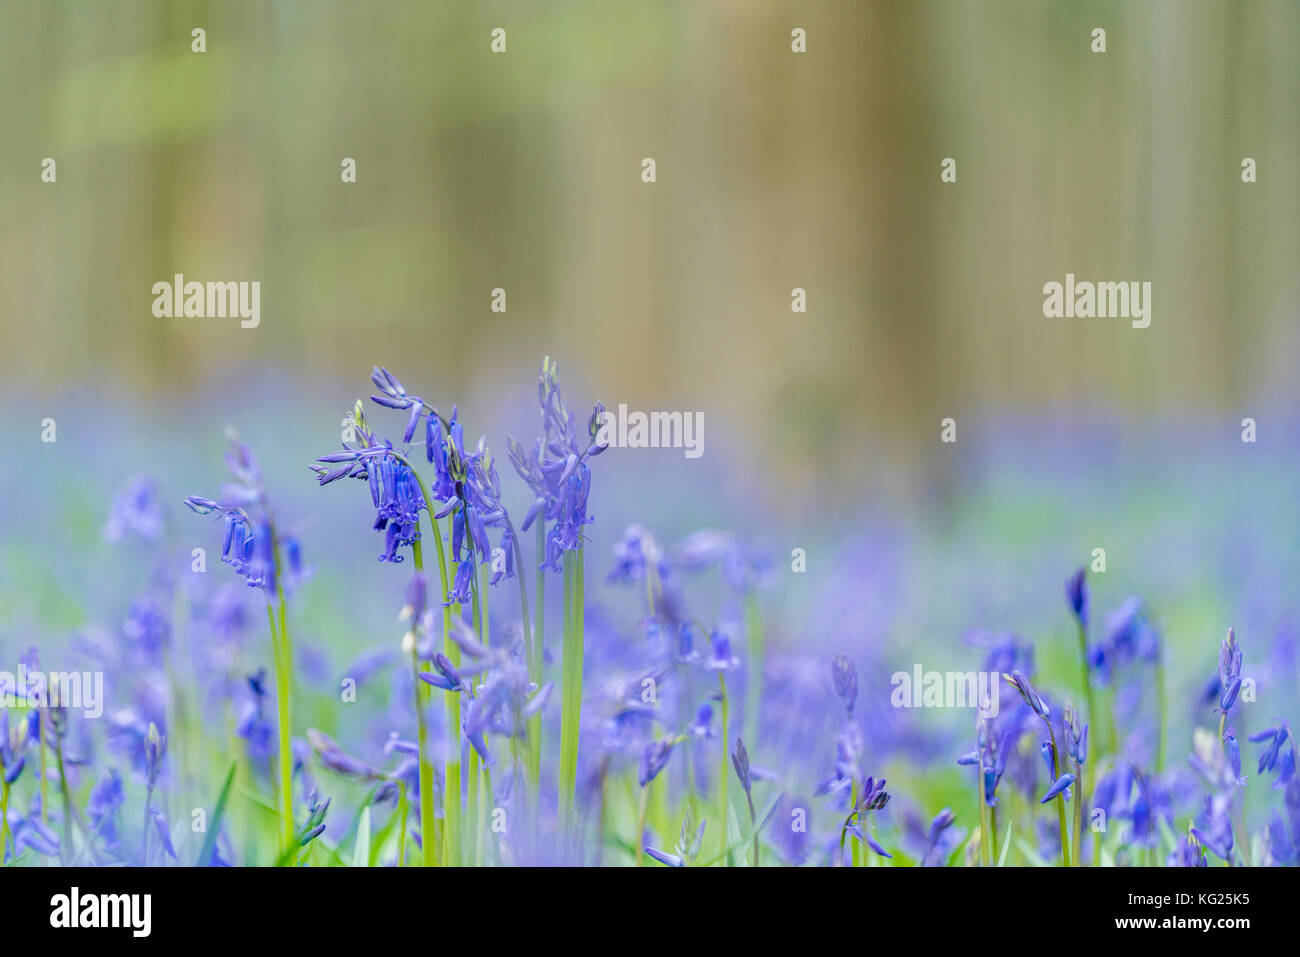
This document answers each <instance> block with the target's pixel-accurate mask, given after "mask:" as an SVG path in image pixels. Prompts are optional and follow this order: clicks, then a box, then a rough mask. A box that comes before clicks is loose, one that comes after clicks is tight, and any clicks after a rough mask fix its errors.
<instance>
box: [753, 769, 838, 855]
mask: <svg viewBox="0 0 1300 957" xmlns="http://www.w3.org/2000/svg"><path fill="white" fill-rule="evenodd" d="M745 801H746V803H747V804H749V826H750V827H752V828H753V829H754V865H753V866H754V867H758V861H759V858H758V815H757V814H755V813H754V795H752V794H751V793H750V792H749V788H746V789H745ZM855 844H856V842H855Z"/></svg>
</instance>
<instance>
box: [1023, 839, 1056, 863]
mask: <svg viewBox="0 0 1300 957" xmlns="http://www.w3.org/2000/svg"><path fill="white" fill-rule="evenodd" d="M1016 847H1018V848H1020V853H1021V854H1023V855H1025V858H1026V859H1027V860H1028V861H1029V863H1030V864H1033V865H1034V867H1051V866H1052V865H1050V864H1048V863H1047V861H1045V860H1043V856H1042V855H1041V854H1039V853H1038V852H1037V851H1036V850H1034V849H1033V848H1032V847H1030V846H1029V844H1028V843H1027V842H1026V841H1024V840H1023V839H1022V838H1019V837H1018V838H1016Z"/></svg>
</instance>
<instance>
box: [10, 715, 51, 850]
mask: <svg viewBox="0 0 1300 957" xmlns="http://www.w3.org/2000/svg"><path fill="white" fill-rule="evenodd" d="M36 713H37V716H38V718H39V720H40V724H41V733H40V738H41V741H40V746H41V823H42V824H45V823H48V821H49V816H48V814H49V806H50V802H49V799H48V795H47V794H46V787H45V775H46V771H45V726H46V725H47V724H49V723H50V712H49V709H48V708H40V709H39V710H38V711H37V712H36ZM3 860H4V856H3V855H0V861H3Z"/></svg>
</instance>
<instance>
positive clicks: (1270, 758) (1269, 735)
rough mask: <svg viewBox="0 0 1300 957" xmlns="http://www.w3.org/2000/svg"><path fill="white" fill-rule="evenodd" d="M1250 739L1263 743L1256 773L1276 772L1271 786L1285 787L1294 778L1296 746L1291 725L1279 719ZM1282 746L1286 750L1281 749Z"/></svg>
mask: <svg viewBox="0 0 1300 957" xmlns="http://www.w3.org/2000/svg"><path fill="white" fill-rule="evenodd" d="M1250 740H1251V741H1252V742H1254V743H1256V744H1260V743H1264V750H1263V751H1262V752H1261V753H1260V756H1259V765H1258V768H1257V773H1259V774H1265V773H1269V774H1272V773H1276V778H1275V780H1274V782H1273V787H1275V788H1285V787H1286V786H1287V785H1288V784H1289V783H1290V782H1291V781H1292V779H1294V778H1295V758H1296V747H1295V738H1294V737H1292V735H1291V726H1290V725H1289V724H1287V723H1286V722H1285V721H1281V722H1279V723H1278V724H1277V726H1276V727H1273V728H1265V729H1264V730H1263V731H1259V732H1257V733H1255V734H1252V735H1251V736H1250ZM1283 748H1285V749H1286V750H1285V751H1283Z"/></svg>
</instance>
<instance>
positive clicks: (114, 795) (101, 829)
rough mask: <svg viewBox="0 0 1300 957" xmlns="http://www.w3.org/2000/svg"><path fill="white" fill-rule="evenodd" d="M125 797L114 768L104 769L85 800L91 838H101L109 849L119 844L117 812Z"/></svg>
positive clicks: (113, 848)
mask: <svg viewBox="0 0 1300 957" xmlns="http://www.w3.org/2000/svg"><path fill="white" fill-rule="evenodd" d="M125 800H126V798H125V796H124V795H123V793H122V778H121V776H120V775H119V774H118V773H117V772H116V771H114V770H112V769H109V770H106V771H105V772H104V773H103V774H102V775H101V776H100V778H99V780H98V781H96V782H95V785H94V786H93V787H92V788H91V789H90V796H89V798H88V799H87V802H86V819H87V820H88V821H89V822H90V832H91V837H92V839H93V838H95V837H99V838H102V839H103V841H104V846H105V847H106V848H108V849H109V850H110V851H112V850H115V849H116V848H117V847H118V844H119V838H118V833H117V812H118V809H119V808H121V807H122V804H123V803H124V802H125Z"/></svg>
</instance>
